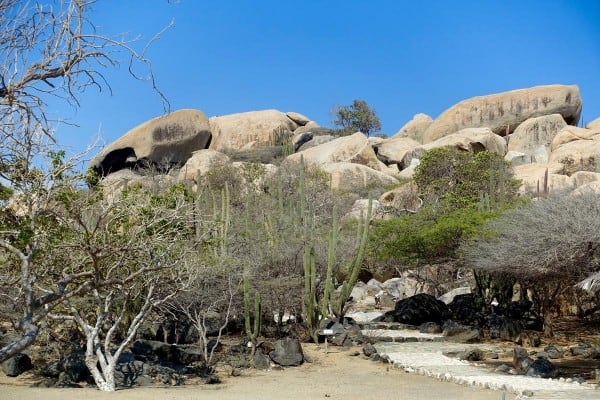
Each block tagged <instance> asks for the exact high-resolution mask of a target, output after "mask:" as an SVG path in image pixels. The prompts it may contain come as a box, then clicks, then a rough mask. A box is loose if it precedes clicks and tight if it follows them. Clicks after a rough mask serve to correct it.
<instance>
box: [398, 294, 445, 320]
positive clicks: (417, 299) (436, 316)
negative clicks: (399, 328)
mask: <svg viewBox="0 0 600 400" xmlns="http://www.w3.org/2000/svg"><path fill="white" fill-rule="evenodd" d="M393 315H394V320H395V321H396V322H400V323H403V324H410V325H420V324H422V323H424V322H437V323H441V322H442V321H443V320H444V319H446V318H448V316H449V315H450V311H449V310H448V307H447V306H446V304H444V303H443V302H441V301H439V300H437V299H436V298H435V297H433V296H431V295H429V294H425V293H420V294H417V295H415V296H412V297H409V298H407V299H404V300H400V301H398V302H397V303H396V307H395V308H394V311H393Z"/></svg>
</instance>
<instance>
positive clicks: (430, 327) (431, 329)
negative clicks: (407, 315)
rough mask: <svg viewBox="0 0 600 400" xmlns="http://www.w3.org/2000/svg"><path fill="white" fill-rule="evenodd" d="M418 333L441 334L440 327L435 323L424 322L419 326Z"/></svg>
mask: <svg viewBox="0 0 600 400" xmlns="http://www.w3.org/2000/svg"><path fill="white" fill-rule="evenodd" d="M419 332H421V333H431V334H435V333H442V327H441V326H440V324H438V323H436V322H424V323H422V324H421V325H419Z"/></svg>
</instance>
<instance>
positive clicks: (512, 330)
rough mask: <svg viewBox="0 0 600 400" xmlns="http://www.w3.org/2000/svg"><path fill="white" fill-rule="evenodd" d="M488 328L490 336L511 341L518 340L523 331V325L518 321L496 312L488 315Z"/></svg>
mask: <svg viewBox="0 0 600 400" xmlns="http://www.w3.org/2000/svg"><path fill="white" fill-rule="evenodd" d="M489 328H490V330H489V332H490V338H492V339H502V340H507V341H511V342H516V341H517V340H519V338H520V335H521V332H522V331H523V325H522V323H521V322H520V321H516V320H513V319H511V318H507V317H505V316H502V315H496V314H492V315H490V320H489Z"/></svg>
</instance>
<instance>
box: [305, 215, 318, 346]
mask: <svg viewBox="0 0 600 400" xmlns="http://www.w3.org/2000/svg"><path fill="white" fill-rule="evenodd" d="M306 226H308V227H309V228H307V230H306V231H305V233H306V239H305V240H306V242H305V244H304V258H303V264H304V315H305V321H306V325H307V327H308V329H309V332H310V333H311V336H312V338H313V340H314V341H315V343H316V342H317V341H318V336H317V325H318V323H319V313H318V307H317V268H316V261H315V237H314V218H310V221H309V222H308V223H307V225H306Z"/></svg>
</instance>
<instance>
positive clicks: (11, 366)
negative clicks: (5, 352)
mask: <svg viewBox="0 0 600 400" xmlns="http://www.w3.org/2000/svg"><path fill="white" fill-rule="evenodd" d="M32 368H33V364H32V363H31V359H30V358H29V356H28V355H27V354H25V353H17V354H15V355H14V356H12V357H11V358H9V359H8V360H6V361H4V362H3V363H2V371H4V373H5V374H6V376H10V377H15V376H19V375H21V374H22V373H23V372H27V371H29V370H30V369H32Z"/></svg>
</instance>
